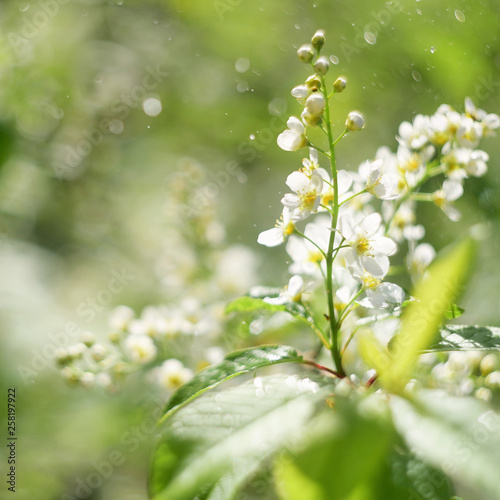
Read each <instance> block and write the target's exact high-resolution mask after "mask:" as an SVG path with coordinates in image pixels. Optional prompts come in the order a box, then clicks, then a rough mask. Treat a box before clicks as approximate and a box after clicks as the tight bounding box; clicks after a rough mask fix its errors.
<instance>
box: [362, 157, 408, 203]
mask: <svg viewBox="0 0 500 500" xmlns="http://www.w3.org/2000/svg"><path fill="white" fill-rule="evenodd" d="M383 167H384V160H382V159H378V160H375V161H374V162H370V161H367V162H364V163H362V164H361V165H360V167H359V173H360V175H362V176H363V177H365V178H366V179H367V180H366V185H365V189H366V190H367V191H368V192H369V193H370V194H373V195H374V196H376V197H377V198H379V199H381V200H394V199H396V198H397V197H398V196H399V193H398V190H397V188H398V178H397V177H396V176H395V175H391V174H389V173H386V172H384V168H383Z"/></svg>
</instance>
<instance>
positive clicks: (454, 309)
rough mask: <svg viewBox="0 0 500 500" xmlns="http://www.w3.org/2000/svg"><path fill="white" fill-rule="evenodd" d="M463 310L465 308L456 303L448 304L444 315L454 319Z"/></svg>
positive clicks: (460, 314)
mask: <svg viewBox="0 0 500 500" xmlns="http://www.w3.org/2000/svg"><path fill="white" fill-rule="evenodd" d="M464 312H465V309H463V308H462V307H459V306H457V305H456V304H450V307H449V308H448V310H447V311H446V314H445V317H446V319H456V318H459V317H460V316H462V314H463V313H464Z"/></svg>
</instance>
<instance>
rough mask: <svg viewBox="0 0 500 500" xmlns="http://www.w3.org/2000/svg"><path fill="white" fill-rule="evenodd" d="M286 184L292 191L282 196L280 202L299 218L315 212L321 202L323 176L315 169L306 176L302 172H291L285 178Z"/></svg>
mask: <svg viewBox="0 0 500 500" xmlns="http://www.w3.org/2000/svg"><path fill="white" fill-rule="evenodd" d="M286 184H287V186H288V187H289V188H290V189H291V190H292V191H293V193H287V194H285V196H283V198H282V200H281V203H282V204H283V205H284V206H285V207H287V208H289V209H290V210H292V211H293V213H294V215H296V216H297V217H298V218H299V219H304V218H306V217H307V216H308V215H309V214H311V212H315V211H316V210H317V209H318V206H319V204H320V202H321V191H322V190H323V178H322V177H321V175H320V173H319V172H318V171H317V170H314V171H313V172H312V173H311V176H310V177H308V176H307V175H306V174H304V173H303V172H299V171H296V172H292V173H291V174H290V175H289V176H288V177H287V179H286Z"/></svg>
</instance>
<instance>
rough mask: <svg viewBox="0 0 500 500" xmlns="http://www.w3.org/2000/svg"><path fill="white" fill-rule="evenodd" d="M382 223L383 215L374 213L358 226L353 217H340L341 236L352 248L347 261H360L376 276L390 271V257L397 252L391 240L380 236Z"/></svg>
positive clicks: (347, 255) (346, 215)
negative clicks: (384, 271)
mask: <svg viewBox="0 0 500 500" xmlns="http://www.w3.org/2000/svg"><path fill="white" fill-rule="evenodd" d="M381 222H382V217H381V215H380V214H378V213H373V214H371V215H369V216H368V217H365V218H364V219H363V220H362V221H361V222H360V223H359V224H356V223H355V221H354V219H353V217H352V215H351V214H349V213H347V214H343V215H341V216H340V218H339V224H338V226H339V230H340V233H341V235H342V236H343V237H344V238H345V240H346V242H347V244H348V245H349V246H350V247H351V248H350V249H349V250H348V251H347V253H346V259H347V261H348V262H353V261H359V262H360V263H361V265H362V266H363V267H364V268H365V269H367V270H369V272H370V273H371V274H374V275H377V274H378V275H380V273H381V272H383V270H384V269H386V268H387V269H388V261H389V259H388V256H389V255H392V254H394V253H395V252H396V250H397V246H396V243H394V241H393V240H392V239H391V238H388V237H386V236H382V235H381V234H379V233H380V231H379V229H380V224H381ZM386 272H387V271H386Z"/></svg>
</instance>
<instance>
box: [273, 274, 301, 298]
mask: <svg viewBox="0 0 500 500" xmlns="http://www.w3.org/2000/svg"><path fill="white" fill-rule="evenodd" d="M303 292H304V280H303V279H302V276H298V275H296V276H292V277H291V278H290V281H289V282H288V286H286V287H285V288H284V290H282V292H281V293H280V294H279V296H278V297H266V298H265V299H264V302H267V303H268V304H274V305H282V304H289V303H290V302H299V301H300V300H301V298H302V293H303Z"/></svg>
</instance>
